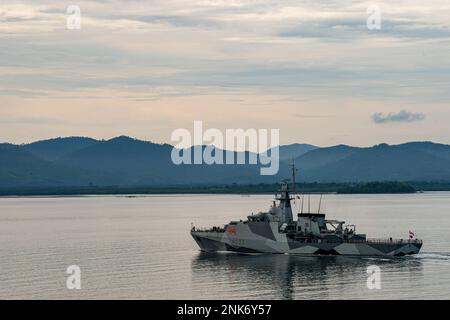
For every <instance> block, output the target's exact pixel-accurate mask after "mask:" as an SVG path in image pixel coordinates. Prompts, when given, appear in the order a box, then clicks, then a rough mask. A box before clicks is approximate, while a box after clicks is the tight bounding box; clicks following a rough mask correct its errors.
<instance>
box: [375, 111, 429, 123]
mask: <svg viewBox="0 0 450 320" xmlns="http://www.w3.org/2000/svg"><path fill="white" fill-rule="evenodd" d="M425 118H426V116H425V114H423V113H413V112H410V111H406V110H401V111H400V112H398V113H389V114H386V115H385V114H383V113H381V112H377V113H374V114H373V115H372V120H373V122H375V123H379V124H380V123H389V122H414V121H421V120H425Z"/></svg>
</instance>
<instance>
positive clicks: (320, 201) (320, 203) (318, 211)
mask: <svg viewBox="0 0 450 320" xmlns="http://www.w3.org/2000/svg"><path fill="white" fill-rule="evenodd" d="M322 196H323V194H321V195H320V200H319V210H317V213H320V206H321V205H322Z"/></svg>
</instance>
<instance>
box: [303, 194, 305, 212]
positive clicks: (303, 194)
mask: <svg viewBox="0 0 450 320" xmlns="http://www.w3.org/2000/svg"><path fill="white" fill-rule="evenodd" d="M303 202H305V195H304V194H302V213H303Z"/></svg>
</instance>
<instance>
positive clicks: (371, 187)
mask: <svg viewBox="0 0 450 320" xmlns="http://www.w3.org/2000/svg"><path fill="white" fill-rule="evenodd" d="M279 187H280V185H279V184H263V183H262V184H250V185H239V184H231V185H173V186H148V187H141V186H139V187H132V186H130V187H126V186H92V185H91V186H79V187H45V188H44V187H42V188H39V187H26V188H25V187H24V188H1V189H0V196H84V195H152V194H155V195H157V194H272V193H274V192H276V191H277V190H278V189H279ZM422 191H450V182H399V181H375V182H367V183H297V184H296V192H297V193H336V194H400V193H416V192H422Z"/></svg>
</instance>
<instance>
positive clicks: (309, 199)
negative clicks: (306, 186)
mask: <svg viewBox="0 0 450 320" xmlns="http://www.w3.org/2000/svg"><path fill="white" fill-rule="evenodd" d="M308 213H311V194H310V193H309V194H308Z"/></svg>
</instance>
